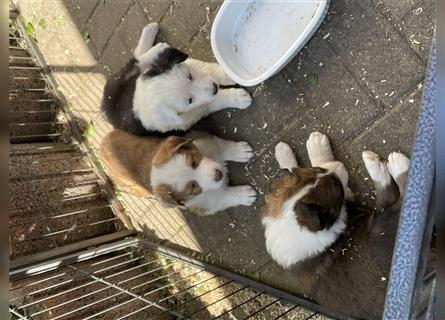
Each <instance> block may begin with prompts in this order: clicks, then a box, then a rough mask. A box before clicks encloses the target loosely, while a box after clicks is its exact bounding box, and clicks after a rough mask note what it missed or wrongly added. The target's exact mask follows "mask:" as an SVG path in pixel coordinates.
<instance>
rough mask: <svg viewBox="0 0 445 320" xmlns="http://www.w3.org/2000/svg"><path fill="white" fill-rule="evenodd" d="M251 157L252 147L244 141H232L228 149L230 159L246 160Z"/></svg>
mask: <svg viewBox="0 0 445 320" xmlns="http://www.w3.org/2000/svg"><path fill="white" fill-rule="evenodd" d="M252 157H253V148H252V147H251V146H250V145H249V144H248V143H247V142H246V141H240V142H234V144H233V147H232V148H231V150H230V158H231V161H236V162H247V161H249V160H250V159H252Z"/></svg>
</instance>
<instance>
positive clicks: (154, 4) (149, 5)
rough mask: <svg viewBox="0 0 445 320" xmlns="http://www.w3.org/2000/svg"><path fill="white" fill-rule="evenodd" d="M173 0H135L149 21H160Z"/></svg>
mask: <svg viewBox="0 0 445 320" xmlns="http://www.w3.org/2000/svg"><path fill="white" fill-rule="evenodd" d="M173 2H174V1H173V0H157V1H153V0H137V1H136V3H137V5H138V6H139V8H140V9H141V10H142V11H143V12H144V13H145V14H146V15H147V18H148V20H149V21H150V22H160V21H161V19H162V17H163V16H164V15H165V14H166V12H167V11H168V10H169V9H170V7H171V6H172V5H173Z"/></svg>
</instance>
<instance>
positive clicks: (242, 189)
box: [185, 185, 256, 215]
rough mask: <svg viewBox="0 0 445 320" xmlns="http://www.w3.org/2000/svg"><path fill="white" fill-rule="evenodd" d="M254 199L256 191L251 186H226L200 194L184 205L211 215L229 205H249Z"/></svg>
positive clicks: (229, 206)
mask: <svg viewBox="0 0 445 320" xmlns="http://www.w3.org/2000/svg"><path fill="white" fill-rule="evenodd" d="M255 200H256V192H255V190H253V188H252V187H251V186H248V185H245V186H236V187H229V186H226V187H224V188H222V189H218V190H212V191H207V192H205V193H203V194H200V195H199V196H196V197H195V198H193V199H192V200H190V201H188V202H187V203H186V204H185V205H186V207H187V208H189V209H190V210H191V211H196V212H199V213H202V214H203V215H211V214H215V213H217V212H219V211H223V210H225V209H228V208H231V207H236V206H250V205H251V204H252V203H254V202H255Z"/></svg>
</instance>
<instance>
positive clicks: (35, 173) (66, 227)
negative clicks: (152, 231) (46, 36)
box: [8, 15, 131, 267]
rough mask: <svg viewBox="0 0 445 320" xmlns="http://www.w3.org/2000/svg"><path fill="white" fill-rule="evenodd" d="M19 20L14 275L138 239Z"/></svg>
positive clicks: (12, 75)
mask: <svg viewBox="0 0 445 320" xmlns="http://www.w3.org/2000/svg"><path fill="white" fill-rule="evenodd" d="M14 16H15V15H13V17H12V20H10V26H9V33H8V38H9V84H10V86H9V89H10V91H9V103H10V108H9V142H10V145H9V214H10V216H9V218H10V219H9V224H10V237H9V246H10V260H12V261H11V266H12V267H15V266H18V265H22V264H23V263H25V262H28V263H29V262H30V261H32V260H33V259H34V258H31V256H32V255H38V254H40V256H43V255H45V256H46V257H48V256H51V255H52V256H55V255H56V254H57V253H58V254H60V253H61V252H62V251H63V250H62V251H61V249H60V248H61V247H63V246H66V245H72V247H77V249H79V248H80V247H85V246H86V245H91V244H92V243H91V241H89V242H88V243H86V244H83V243H82V241H87V240H92V239H96V240H95V242H100V241H98V240H101V239H103V238H101V237H105V238H106V239H108V240H110V239H111V238H113V239H117V238H122V236H126V235H128V234H129V233H131V232H129V231H128V230H125V228H124V226H123V224H122V223H121V221H120V219H119V217H118V215H119V208H118V207H116V203H115V202H112V201H110V197H109V195H108V194H107V193H106V192H105V188H104V185H105V184H104V181H103V179H102V178H101V177H99V175H98V174H97V168H96V167H95V165H94V163H93V162H92V161H91V159H90V155H89V154H88V153H87V151H86V150H85V148H84V146H83V144H82V141H81V139H80V138H79V137H77V138H76V140H73V139H72V138H73V136H74V132H73V130H72V126H71V121H69V119H67V116H66V113H65V112H64V110H63V108H62V102H61V101H60V100H59V99H58V97H57V96H56V95H55V94H54V92H53V88H52V87H51V84H50V83H49V78H48V77H47V72H46V71H45V69H44V68H43V67H42V66H41V65H40V64H39V63H38V58H37V55H36V54H35V52H33V50H32V47H31V46H29V45H28V42H27V38H26V37H24V36H23V32H20V29H19V21H18V20H16V19H14ZM112 234H114V235H112ZM49 250H54V252H53V253H52V254H51V253H50V252H49ZM65 251H66V250H65ZM34 257H35V258H38V257H37V256H34Z"/></svg>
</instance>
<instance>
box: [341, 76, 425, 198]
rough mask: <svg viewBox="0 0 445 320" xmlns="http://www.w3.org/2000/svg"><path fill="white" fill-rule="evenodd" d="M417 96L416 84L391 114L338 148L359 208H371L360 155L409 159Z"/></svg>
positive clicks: (369, 185)
mask: <svg viewBox="0 0 445 320" xmlns="http://www.w3.org/2000/svg"><path fill="white" fill-rule="evenodd" d="M421 95H422V87H421V86H420V83H419V88H417V89H416V90H415V91H414V92H413V93H411V94H409V95H408V96H406V97H404V99H402V100H401V101H400V100H399V105H397V106H396V107H395V108H394V109H393V110H391V111H390V112H388V113H387V114H385V115H384V116H383V117H381V118H380V119H378V120H377V121H376V122H375V123H373V124H372V125H370V126H369V127H368V128H366V129H365V130H364V131H363V133H361V134H360V135H359V136H357V137H356V138H354V139H353V140H352V141H349V142H347V143H345V144H343V145H342V146H341V150H340V152H338V155H339V158H340V160H341V161H343V162H344V163H345V165H346V168H347V169H348V171H349V175H350V186H351V189H352V190H353V192H354V193H355V194H356V198H357V199H358V200H359V201H360V202H362V203H363V204H366V205H370V206H373V205H374V199H373V193H374V186H373V184H372V182H371V180H370V179H369V175H368V173H367V171H366V168H365V166H364V164H363V161H362V158H361V156H362V155H361V154H362V152H363V151H364V150H372V151H374V152H376V153H378V154H379V155H380V156H382V157H383V158H386V159H387V156H388V155H389V153H390V152H392V151H398V152H402V153H404V154H406V155H408V156H409V155H410V153H411V150H412V147H413V143H414V139H415V132H416V128H417V119H418V115H419V108H418V106H419V103H420V100H421Z"/></svg>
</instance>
